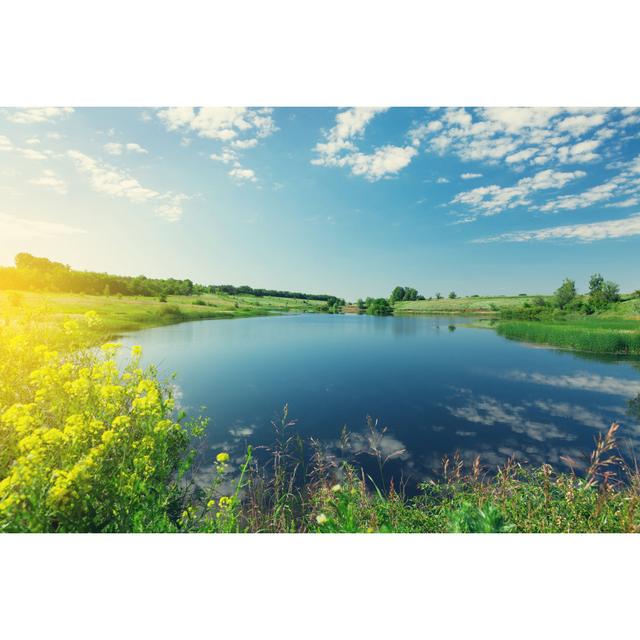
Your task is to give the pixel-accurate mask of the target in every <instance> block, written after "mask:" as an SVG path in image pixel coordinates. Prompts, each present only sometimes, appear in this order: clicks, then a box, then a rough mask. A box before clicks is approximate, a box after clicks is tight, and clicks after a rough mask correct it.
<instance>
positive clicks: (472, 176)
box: [460, 173, 482, 180]
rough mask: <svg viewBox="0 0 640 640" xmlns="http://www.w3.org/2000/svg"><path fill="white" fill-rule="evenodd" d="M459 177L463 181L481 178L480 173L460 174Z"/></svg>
mask: <svg viewBox="0 0 640 640" xmlns="http://www.w3.org/2000/svg"><path fill="white" fill-rule="evenodd" d="M460 177H461V178H462V179H463V180H474V179H475V178H482V174H481V173H462V174H460Z"/></svg>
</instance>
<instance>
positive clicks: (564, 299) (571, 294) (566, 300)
mask: <svg viewBox="0 0 640 640" xmlns="http://www.w3.org/2000/svg"><path fill="white" fill-rule="evenodd" d="M554 295H555V301H556V304H557V305H558V307H560V309H564V308H565V307H566V306H567V305H568V304H570V303H571V302H573V301H574V300H575V297H576V295H577V292H576V283H575V282H574V281H573V280H570V279H569V278H565V279H564V281H563V282H562V284H561V285H560V286H559V287H558V289H557V290H556V292H555V294H554Z"/></svg>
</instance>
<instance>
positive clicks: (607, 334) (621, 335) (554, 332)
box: [497, 321, 640, 355]
mask: <svg viewBox="0 0 640 640" xmlns="http://www.w3.org/2000/svg"><path fill="white" fill-rule="evenodd" d="M635 326H636V327H638V323H635ZM497 331H498V333H499V334H500V335H502V336H504V337H506V338H510V339H513V340H523V341H525V342H536V343H543V344H549V345H554V346H557V347H562V348H566V349H576V350H578V351H590V352H594V353H611V354H639V355H640V327H638V328H637V329H636V330H633V329H631V328H628V325H626V324H625V325H624V326H623V327H620V328H616V327H615V323H612V322H609V323H607V325H606V326H598V324H596V323H589V322H582V323H580V322H576V323H573V322H566V323H552V322H526V321H512V322H500V323H499V324H498V326H497Z"/></svg>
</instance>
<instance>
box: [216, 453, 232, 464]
mask: <svg viewBox="0 0 640 640" xmlns="http://www.w3.org/2000/svg"><path fill="white" fill-rule="evenodd" d="M216 460H217V461H218V462H220V463H224V462H229V454H228V453H227V452H226V451H223V452H222V453H219V454H218V455H217V456H216Z"/></svg>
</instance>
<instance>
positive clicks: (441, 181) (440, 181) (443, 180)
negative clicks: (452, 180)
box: [436, 176, 449, 184]
mask: <svg viewBox="0 0 640 640" xmlns="http://www.w3.org/2000/svg"><path fill="white" fill-rule="evenodd" d="M436 184H449V178H445V177H444V176H441V177H439V178H438V179H437V180H436Z"/></svg>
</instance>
